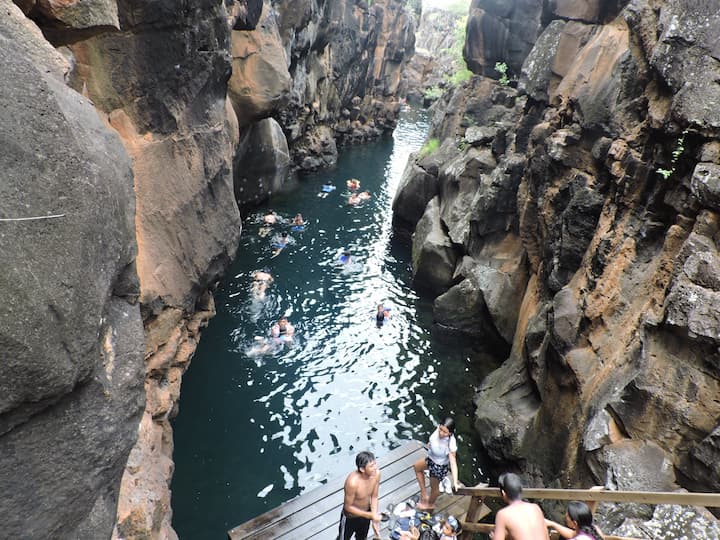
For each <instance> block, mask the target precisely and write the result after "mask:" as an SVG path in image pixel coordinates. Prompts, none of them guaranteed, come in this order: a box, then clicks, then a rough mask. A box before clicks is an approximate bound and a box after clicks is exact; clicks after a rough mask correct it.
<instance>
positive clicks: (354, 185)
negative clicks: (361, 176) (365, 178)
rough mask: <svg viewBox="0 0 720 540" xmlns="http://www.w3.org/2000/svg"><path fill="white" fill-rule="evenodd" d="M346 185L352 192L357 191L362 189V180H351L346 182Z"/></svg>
mask: <svg viewBox="0 0 720 540" xmlns="http://www.w3.org/2000/svg"><path fill="white" fill-rule="evenodd" d="M345 185H346V186H347V188H348V189H349V190H350V191H357V190H358V189H360V180H358V179H357V178H350V179H349V180H348V181H347V182H345Z"/></svg>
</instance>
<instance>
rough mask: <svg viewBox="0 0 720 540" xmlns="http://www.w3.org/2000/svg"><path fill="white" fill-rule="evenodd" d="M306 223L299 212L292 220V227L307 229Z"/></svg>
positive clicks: (300, 229)
mask: <svg viewBox="0 0 720 540" xmlns="http://www.w3.org/2000/svg"><path fill="white" fill-rule="evenodd" d="M305 224H306V221H305V220H304V219H303V217H302V214H300V213H297V214H295V217H294V218H293V219H292V221H291V222H290V225H291V227H290V229H292V230H293V231H304V230H305Z"/></svg>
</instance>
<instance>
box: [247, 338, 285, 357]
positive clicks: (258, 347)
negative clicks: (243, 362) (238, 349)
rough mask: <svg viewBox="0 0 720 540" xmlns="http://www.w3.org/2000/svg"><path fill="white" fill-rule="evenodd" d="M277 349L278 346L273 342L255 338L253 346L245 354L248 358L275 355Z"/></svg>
mask: <svg viewBox="0 0 720 540" xmlns="http://www.w3.org/2000/svg"><path fill="white" fill-rule="evenodd" d="M277 348H278V344H276V343H273V342H271V341H270V340H268V339H267V338H265V337H263V336H255V337H254V338H253V344H252V346H250V348H249V349H248V350H247V352H246V353H245V354H247V355H248V356H261V355H263V354H270V353H273V352H275V351H276V350H277Z"/></svg>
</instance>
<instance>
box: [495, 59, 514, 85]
mask: <svg viewBox="0 0 720 540" xmlns="http://www.w3.org/2000/svg"><path fill="white" fill-rule="evenodd" d="M507 70H508V66H507V64H506V63H505V62H495V71H497V72H498V73H499V74H500V78H499V79H498V82H499V83H500V84H502V85H503V86H507V85H508V84H510V79H508V76H507Z"/></svg>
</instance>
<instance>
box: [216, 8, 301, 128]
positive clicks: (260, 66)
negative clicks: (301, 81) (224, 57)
mask: <svg viewBox="0 0 720 540" xmlns="http://www.w3.org/2000/svg"><path fill="white" fill-rule="evenodd" d="M290 84H291V80H290V73H289V72H288V59H287V58H286V56H285V49H284V47H283V43H282V40H281V37H280V30H279V28H278V24H277V19H276V16H275V14H274V12H272V11H271V10H270V7H269V5H267V4H266V5H265V8H264V9H263V12H262V17H261V19H260V21H259V23H258V25H257V27H256V28H254V29H252V30H235V31H233V32H232V75H231V76H230V81H228V95H229V96H230V101H231V102H232V104H233V108H234V109H235V114H236V115H237V118H238V122H239V124H240V127H241V128H242V127H244V126H247V125H249V124H251V123H252V122H254V121H257V120H260V119H262V118H265V117H267V116H270V115H271V114H272V113H274V112H276V111H278V110H279V109H280V108H281V107H283V106H284V105H286V104H287V103H288V100H289V98H290Z"/></svg>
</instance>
